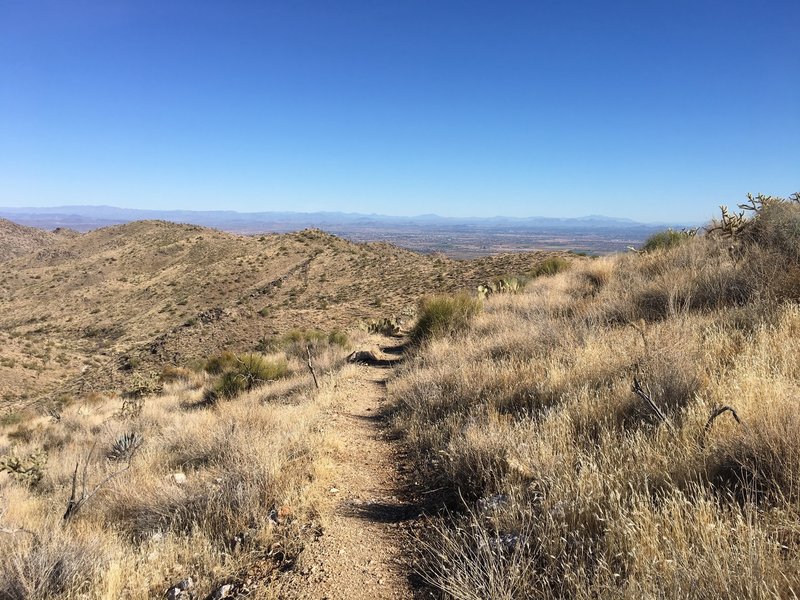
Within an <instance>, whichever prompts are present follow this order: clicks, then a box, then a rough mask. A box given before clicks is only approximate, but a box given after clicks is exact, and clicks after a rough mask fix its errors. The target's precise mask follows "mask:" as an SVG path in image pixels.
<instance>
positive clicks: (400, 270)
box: [0, 221, 548, 406]
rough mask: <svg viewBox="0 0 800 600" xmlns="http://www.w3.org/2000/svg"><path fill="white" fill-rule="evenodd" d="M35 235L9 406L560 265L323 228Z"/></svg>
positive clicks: (17, 278) (24, 272) (17, 269)
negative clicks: (406, 245) (462, 256)
mask: <svg viewBox="0 0 800 600" xmlns="http://www.w3.org/2000/svg"><path fill="white" fill-rule="evenodd" d="M11 229H14V230H15V231H16V229H15V228H11ZM23 230H24V228H21V229H20V231H23ZM31 239H34V240H40V248H41V243H44V240H47V241H48V245H47V247H46V249H44V250H41V249H40V250H39V251H38V252H33V253H28V254H26V255H23V256H17V257H16V258H14V259H12V260H9V261H5V262H3V263H2V264H0V343H2V344H3V345H4V348H5V350H4V352H3V359H2V361H0V398H2V400H3V402H4V403H5V404H6V405H7V406H8V405H11V404H13V403H15V402H17V401H19V400H23V399H35V398H40V397H43V396H44V395H49V396H50V399H58V398H61V399H68V398H69V397H70V396H74V395H76V394H85V393H88V392H89V391H92V390H97V391H108V390H110V389H118V390H122V391H124V390H125V389H126V386H129V385H130V380H131V376H132V375H134V374H136V373H139V375H142V376H147V377H149V376H151V374H152V373H156V374H157V373H160V372H161V370H162V369H163V368H164V367H165V366H166V365H177V366H185V365H189V364H191V363H192V362H193V361H196V360H202V359H205V358H206V357H208V356H210V355H212V354H215V353H218V352H220V351H221V350H224V349H229V350H253V349H255V348H257V347H261V348H264V347H267V346H269V345H270V344H271V342H272V341H273V340H274V338H275V337H277V336H281V335H284V334H287V333H288V332H291V331H293V330H307V329H319V330H322V331H324V332H326V333H328V332H331V331H333V330H336V329H346V328H351V327H354V326H357V325H358V324H359V323H364V322H366V321H368V320H369V319H374V318H382V317H391V316H397V317H401V316H403V315H404V316H405V317H406V318H409V317H410V316H411V315H413V313H414V310H415V307H416V304H417V301H418V299H419V298H420V297H422V296H423V295H425V294H428V293H431V292H433V291H456V290H459V289H474V288H475V286H476V285H478V283H480V282H481V281H483V280H485V279H487V278H489V277H493V276H496V275H502V274H504V273H507V272H514V273H520V272H524V271H526V270H529V269H530V268H531V267H533V266H534V265H536V264H537V263H538V262H540V261H541V260H543V259H544V258H546V257H547V256H548V254H544V253H543V254H537V253H531V254H517V255H501V256H495V257H489V258H482V259H478V260H474V261H457V260H451V259H448V258H446V257H444V256H430V255H421V254H417V253H414V252H410V251H406V250H401V249H399V248H396V247H394V246H391V245H388V244H382V243H369V244H356V243H352V242H348V241H345V240H342V239H339V238H336V237H334V236H331V235H328V234H325V233H322V232H320V231H318V230H306V231H302V232H299V233H292V234H280V235H278V234H275V235H266V236H259V237H250V236H239V235H234V234H228V233H223V232H220V231H216V230H212V229H206V228H202V227H198V226H192V225H176V224H173V223H166V222H160V221H141V222H135V223H130V224H125V225H119V226H113V227H108V228H104V229H98V230H94V231H91V232H89V233H85V234H80V235H77V234H75V235H60V236H59V235H53V234H46V233H44V232H41V235H39V234H36V236H31ZM20 247H21V245H20Z"/></svg>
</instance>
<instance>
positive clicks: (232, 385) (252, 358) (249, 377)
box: [214, 353, 288, 398]
mask: <svg viewBox="0 0 800 600" xmlns="http://www.w3.org/2000/svg"><path fill="white" fill-rule="evenodd" d="M234 362H235V364H234V366H233V368H231V369H230V370H226V371H225V372H224V373H223V374H222V376H221V377H220V378H219V381H217V384H216V385H215V386H214V391H215V392H216V393H217V395H219V396H222V397H224V398H233V397H234V396H236V395H238V394H240V393H241V392H246V391H248V390H251V389H253V388H254V387H256V386H257V385H260V384H262V383H266V382H268V381H274V380H276V379H280V378H282V377H285V376H286V375H287V373H288V366H287V364H286V361H285V360H284V359H280V360H272V361H270V360H267V359H265V358H264V357H263V356H261V355H260V354H253V353H250V354H240V355H238V356H237V355H234Z"/></svg>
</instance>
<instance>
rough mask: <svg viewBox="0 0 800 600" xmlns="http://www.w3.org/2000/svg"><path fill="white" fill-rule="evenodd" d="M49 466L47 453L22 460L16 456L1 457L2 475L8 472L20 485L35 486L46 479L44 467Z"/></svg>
mask: <svg viewBox="0 0 800 600" xmlns="http://www.w3.org/2000/svg"><path fill="white" fill-rule="evenodd" d="M46 464H47V452H44V451H41V452H34V453H33V454H29V455H28V457H27V458H26V459H21V458H20V457H19V456H17V455H16V454H9V455H6V456H0V473H2V472H3V471H5V472H7V473H8V474H9V475H10V476H11V477H13V478H14V479H16V480H17V481H18V482H20V483H24V484H27V485H29V486H34V485H36V484H37V483H39V482H40V481H41V480H42V477H44V467H45V465H46Z"/></svg>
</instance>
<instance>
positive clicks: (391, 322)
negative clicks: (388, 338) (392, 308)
mask: <svg viewBox="0 0 800 600" xmlns="http://www.w3.org/2000/svg"><path fill="white" fill-rule="evenodd" d="M367 331H368V332H369V333H379V334H381V335H398V334H399V333H400V324H399V323H398V322H397V319H396V318H394V317H392V318H391V319H390V318H387V317H384V318H383V319H376V320H373V321H370V322H369V323H367Z"/></svg>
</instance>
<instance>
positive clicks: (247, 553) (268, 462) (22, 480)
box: [0, 334, 349, 600]
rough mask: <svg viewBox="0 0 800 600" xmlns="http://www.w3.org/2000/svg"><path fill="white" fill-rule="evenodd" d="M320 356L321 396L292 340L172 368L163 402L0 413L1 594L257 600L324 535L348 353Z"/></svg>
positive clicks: (342, 343) (86, 403) (342, 348)
mask: <svg viewBox="0 0 800 600" xmlns="http://www.w3.org/2000/svg"><path fill="white" fill-rule="evenodd" d="M306 337H308V336H306ZM299 338H303V336H299ZM299 338H298V339H299ZM303 339H304V341H308V340H306V339H305V338H303ZM295 341H297V340H295ZM309 347H310V345H309V346H308V347H307V348H306V351H307V352H308V348H309ZM313 347H314V357H313V360H314V363H313V365H314V368H315V369H316V372H317V374H318V375H319V378H320V386H319V389H317V388H316V387H315V386H314V385H313V383H312V380H311V377H310V375H309V372H308V364H307V360H301V359H300V358H299V357H298V356H296V354H294V353H293V348H292V347H291V344H290V342H289V340H288V339H287V341H286V343H285V344H284V345H283V346H282V349H281V350H274V351H273V352H272V353H271V354H269V355H262V354H259V353H252V352H251V353H244V354H236V353H233V352H223V353H221V354H219V355H215V356H212V357H209V359H208V360H207V361H205V363H204V364H203V365H202V367H203V368H198V369H196V370H190V369H186V368H175V367H171V368H165V369H164V371H163V374H162V382H161V385H160V388H161V392H160V393H158V394H155V395H147V394H130V395H126V396H124V397H123V396H119V395H115V394H109V395H107V396H104V395H92V396H90V397H87V398H85V399H83V400H80V401H75V402H72V403H69V404H67V405H65V406H63V407H61V408H60V409H59V410H58V411H51V412H50V414H46V415H42V414H41V413H36V412H27V413H25V412H23V413H13V415H14V416H13V417H5V418H4V419H3V421H2V424H0V471H3V472H5V473H6V474H5V475H0V598H2V599H3V600H23V599H42V600H43V599H46V598H47V599H49V598H153V597H165V593H167V595H166V597H174V598H179V597H180V598H188V597H190V596H188V594H189V593H191V594H193V595H192V596H191V597H195V598H205V597H208V598H212V597H213V598H222V597H234V595H233V593H234V591H235V592H237V593H244V592H247V594H248V597H263V595H264V594H266V593H267V592H266V591H265V590H266V589H267V588H268V586H269V581H270V578H271V574H272V573H273V572H275V571H276V570H277V569H280V568H284V567H286V566H290V565H291V564H292V563H293V561H295V560H296V558H297V556H298V554H299V552H300V550H301V548H302V544H303V541H304V539H305V538H306V537H308V536H309V535H310V534H311V533H312V532H313V530H314V528H315V527H318V515H317V510H316V503H317V499H318V496H319V491H318V490H319V485H320V481H322V480H324V479H325V476H326V469H327V466H326V465H327V459H326V456H327V454H328V452H329V450H330V440H328V439H327V437H326V435H325V433H324V432H323V428H322V420H323V416H324V412H325V407H326V406H328V405H329V403H330V402H331V401H332V399H333V398H334V397H335V395H336V394H337V391H336V388H335V385H333V381H334V374H335V373H336V372H337V370H338V369H339V368H341V367H342V366H343V365H344V364H345V361H344V358H345V356H346V354H347V352H348V350H349V347H348V346H347V342H346V340H345V339H344V338H343V337H342V336H341V334H336V335H326V336H324V337H323V336H321V334H320V335H318V336H314V340H313ZM226 586H227V587H226ZM181 587H185V588H187V589H186V593H185V594H184V595H180V593H179V592H180V591H181V590H180V589H178V588H181ZM189 587H191V589H188V588H189ZM169 590H173V591H172V592H169ZM220 590H222V592H221V591H220ZM223 592H224V593H223ZM170 593H172V595H171V596H170ZM215 593H216V595H214V594H215ZM228 593H230V594H231V595H230V596H228V595H225V594H228Z"/></svg>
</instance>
